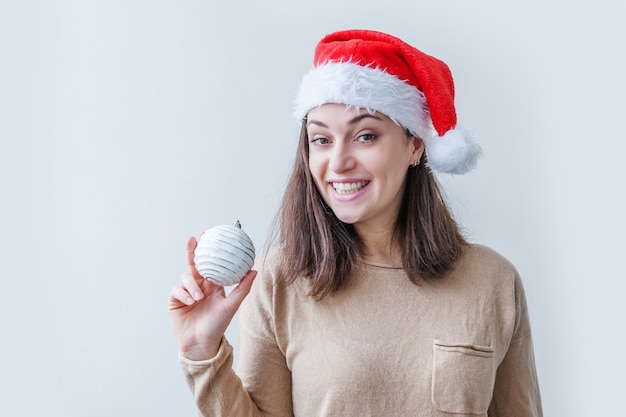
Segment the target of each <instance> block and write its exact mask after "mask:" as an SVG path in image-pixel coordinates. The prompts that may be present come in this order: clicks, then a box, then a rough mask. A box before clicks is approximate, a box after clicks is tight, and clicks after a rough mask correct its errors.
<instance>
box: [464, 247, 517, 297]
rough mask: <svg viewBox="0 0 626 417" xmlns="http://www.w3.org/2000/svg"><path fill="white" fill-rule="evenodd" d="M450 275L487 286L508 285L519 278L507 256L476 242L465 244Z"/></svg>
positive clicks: (513, 283)
mask: <svg viewBox="0 0 626 417" xmlns="http://www.w3.org/2000/svg"><path fill="white" fill-rule="evenodd" d="M452 275H453V276H454V277H456V278H457V279H460V280H463V281H466V282H467V281H468V280H469V281H474V282H481V283H483V284H484V285H485V286H488V287H492V286H501V285H504V286H507V287H508V286H512V285H515V282H516V281H518V280H519V273H518V271H517V269H516V268H515V266H514V265H513V263H512V262H511V261H510V260H509V259H508V258H506V257H505V256H504V255H502V254H501V253H500V252H498V251H497V250H495V249H493V248H491V247H489V246H486V245H483V244H478V243H470V244H469V245H468V246H467V248H466V249H465V251H464V252H463V255H462V256H461V258H460V259H459V261H458V262H457V264H456V266H455V268H454V270H453V272H452Z"/></svg>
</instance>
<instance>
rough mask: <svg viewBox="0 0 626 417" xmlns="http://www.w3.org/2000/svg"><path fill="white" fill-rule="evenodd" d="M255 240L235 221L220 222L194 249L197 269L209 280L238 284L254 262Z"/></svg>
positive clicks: (226, 284)
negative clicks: (224, 223)
mask: <svg viewBox="0 0 626 417" xmlns="http://www.w3.org/2000/svg"><path fill="white" fill-rule="evenodd" d="M254 257H255V251H254V244H253V243H252V240H251V239H250V237H249V236H248V235H247V234H246V232H244V231H243V230H241V225H240V224H239V221H237V222H236V223H235V224H234V225H232V226H230V225H220V226H215V227H212V228H210V229H209V230H207V231H206V232H205V233H204V234H203V235H202V236H201V237H200V240H199V241H198V245H197V246H196V250H195V251H194V263H195V265H196V269H197V270H198V272H199V273H200V275H202V276H203V277H204V278H205V279H206V280H208V281H210V282H212V283H213V284H216V285H219V286H222V287H226V286H229V285H235V284H237V283H238V282H239V281H241V279H242V278H243V277H244V276H245V275H246V273H248V271H250V269H252V266H253V265H254Z"/></svg>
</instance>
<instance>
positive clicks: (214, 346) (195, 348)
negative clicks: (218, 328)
mask: <svg viewBox="0 0 626 417" xmlns="http://www.w3.org/2000/svg"><path fill="white" fill-rule="evenodd" d="M220 344H221V338H220V339H218V340H217V341H211V342H205V343H202V344H189V345H182V344H181V345H180V352H181V354H182V355H183V356H184V357H185V358H187V359H189V360H192V361H205V360H209V359H213V358H214V357H215V356H217V353H218V352H219V349H220Z"/></svg>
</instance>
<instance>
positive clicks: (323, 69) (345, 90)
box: [294, 62, 481, 174]
mask: <svg viewBox="0 0 626 417" xmlns="http://www.w3.org/2000/svg"><path fill="white" fill-rule="evenodd" d="M326 103H338V104H345V105H347V106H350V107H354V108H357V109H366V110H368V111H370V112H374V111H376V112H380V113H382V114H384V115H386V116H387V117H389V118H390V119H392V120H393V121H394V122H396V123H397V124H398V125H400V126H402V127H403V128H406V129H408V130H409V131H410V132H411V133H412V134H414V135H416V136H417V137H419V138H420V139H422V140H424V144H425V147H426V155H427V157H428V166H429V167H430V168H431V169H433V170H435V171H438V172H444V173H451V174H461V173H465V172H467V171H469V170H471V169H472V168H474V167H475V166H476V161H477V159H478V157H479V156H480V154H481V149H480V146H479V145H478V144H477V143H476V142H475V141H474V140H473V139H472V138H471V137H470V136H469V135H467V134H465V133H464V132H462V131H461V130H460V129H458V128H454V129H452V130H450V131H448V132H446V133H445V134H444V135H443V136H441V137H440V136H439V135H438V134H437V132H436V130H435V129H434V128H433V125H432V121H431V119H430V114H429V111H428V106H427V103H426V98H425V97H424V94H423V93H422V92H421V91H420V90H418V89H417V88H416V87H414V86H412V85H410V84H408V83H407V82H404V81H402V80H400V79H399V78H397V77H395V76H393V75H391V74H389V73H387V72H385V71H384V70H383V69H379V68H373V67H371V66H363V65H360V64H359V63H355V62H330V63H326V64H324V65H320V66H318V67H315V68H313V69H311V71H309V72H308V73H307V74H306V75H305V76H304V78H303V79H302V83H301V84H300V88H299V90H298V94H297V96H296V100H295V110H294V116H295V117H296V119H298V120H299V121H302V120H304V119H305V118H306V115H307V113H308V112H309V111H310V110H311V109H313V108H316V107H319V106H321V105H323V104H326Z"/></svg>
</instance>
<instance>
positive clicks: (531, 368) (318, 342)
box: [170, 30, 542, 417]
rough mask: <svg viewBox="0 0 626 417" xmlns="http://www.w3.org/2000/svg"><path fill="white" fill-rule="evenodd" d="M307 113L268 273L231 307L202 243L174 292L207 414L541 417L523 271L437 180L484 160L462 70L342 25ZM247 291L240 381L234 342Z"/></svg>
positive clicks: (306, 88) (322, 51) (246, 283)
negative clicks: (467, 112)
mask: <svg viewBox="0 0 626 417" xmlns="http://www.w3.org/2000/svg"><path fill="white" fill-rule="evenodd" d="M296 116H297V117H298V119H300V120H301V121H302V133H301V137H300V144H299V147H298V154H297V156H296V162H295V165H294V169H293V172H292V173H291V176H290V180H289V183H288V185H287V189H286V191H285V196H284V199H283V203H282V207H281V210H280V215H279V223H278V224H279V235H278V237H279V239H278V245H276V247H274V248H272V249H271V250H270V251H269V253H268V254H267V256H266V257H265V258H264V260H263V261H262V262H260V268H259V269H260V274H259V278H257V279H256V280H255V277H256V272H255V271H251V272H249V273H248V274H247V275H246V277H244V279H243V280H242V281H241V283H240V284H239V285H238V286H237V287H236V288H235V289H234V290H233V291H232V292H231V293H230V295H229V296H228V297H226V296H225V294H224V291H223V289H222V288H219V287H216V286H214V285H212V284H210V283H208V282H207V281H205V280H203V279H202V278H201V277H200V276H199V274H198V273H197V271H196V270H195V268H194V265H193V250H194V248H195V245H196V240H195V239H194V238H191V239H190V240H189V241H188V244H187V253H188V259H189V271H188V272H186V273H184V274H183V276H182V278H181V284H180V286H178V287H176V288H174V289H173V290H172V292H171V294H170V316H171V319H172V326H173V329H174V333H175V335H176V338H177V341H178V343H179V345H180V351H181V355H180V359H181V363H182V366H183V369H184V372H185V375H186V378H187V381H188V383H189V385H190V387H191V389H192V391H193V393H194V396H195V398H196V401H197V404H198V408H199V410H200V412H201V414H202V415H206V416H209V415H211V416H238V417H240V416H291V415H293V416H444V415H446V416H449V415H478V416H487V415H488V416H512V415H515V416H541V415H542V411H541V400H540V395H539V389H538V383H537V377H536V372H535V365H534V357H533V350H532V342H531V335H530V325H529V321H528V314H527V310H526V302H525V299H524V292H523V288H522V284H521V282H520V278H519V276H518V274H517V272H516V271H515V269H514V267H513V266H512V265H511V264H510V263H509V262H508V261H507V260H506V259H504V258H502V257H501V256H500V255H498V254H497V253H495V252H493V251H492V250H490V249H488V248H486V247H483V246H479V245H472V244H469V243H467V242H466V241H465V240H464V238H463V236H462V235H461V233H460V231H459V228H458V225H457V224H456V223H455V221H454V220H453V218H452V217H451V215H450V213H449V212H448V210H447V208H446V206H445V204H444V202H443V199H442V197H441V195H440V192H439V188H438V186H437V182H436V179H435V177H434V175H433V173H432V171H433V170H435V171H439V172H447V173H464V172H467V171H468V170H470V169H472V168H473V167H474V165H475V163H476V159H477V158H478V156H479V154H480V148H479V146H478V145H477V144H476V143H475V142H474V141H473V140H472V139H471V138H469V137H468V136H467V135H466V134H464V133H463V132H462V131H461V130H460V129H459V128H458V127H457V126H456V114H455V109H454V87H453V82H452V77H451V75H450V72H449V70H448V67H447V66H446V65H445V64H444V63H443V62H441V61H439V60H437V59H436V58H433V57H430V56H428V55H426V54H424V53H422V52H420V51H419V50H417V49H415V48H413V47H412V46H410V45H408V44H406V43H404V42H403V41H401V40H400V39H397V38H395V37H393V36H390V35H387V34H384V33H380V32H373V31H362V30H352V31H342V32H337V33H333V34H330V35H328V36H326V37H325V38H323V39H322V40H321V41H320V43H319V44H318V46H317V48H316V51H315V59H314V66H313V69H312V70H311V71H310V72H309V73H308V74H307V75H306V76H305V77H304V79H303V81H302V84H301V86H300V90H299V92H298V97H297V100H296ZM253 281H254V284H253ZM248 293H249V296H248ZM246 296H248V298H247V299H246V302H245V303H244V304H243V306H242V309H241V320H240V337H239V348H240V358H239V369H238V373H237V374H236V373H235V372H234V371H233V370H232V368H231V365H232V348H231V347H230V345H229V344H228V342H227V341H226V339H225V338H224V332H225V330H226V327H227V326H228V324H229V322H230V320H231V319H232V317H233V315H234V314H235V312H236V311H237V309H238V308H239V306H240V304H241V303H242V301H243V300H244V298H246Z"/></svg>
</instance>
